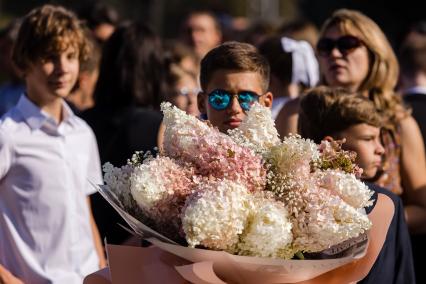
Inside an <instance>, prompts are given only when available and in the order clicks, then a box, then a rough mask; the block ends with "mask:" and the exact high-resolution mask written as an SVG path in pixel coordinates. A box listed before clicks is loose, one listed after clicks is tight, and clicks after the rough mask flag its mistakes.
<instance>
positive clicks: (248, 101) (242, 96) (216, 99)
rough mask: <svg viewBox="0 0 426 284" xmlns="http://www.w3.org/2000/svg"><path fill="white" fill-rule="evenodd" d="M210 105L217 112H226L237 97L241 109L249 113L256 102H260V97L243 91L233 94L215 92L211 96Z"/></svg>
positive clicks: (221, 91)
mask: <svg viewBox="0 0 426 284" xmlns="http://www.w3.org/2000/svg"><path fill="white" fill-rule="evenodd" d="M208 96H209V104H210V106H211V107H212V108H213V109H215V110H224V109H227V108H228V107H229V105H230V104H231V101H232V98H233V97H234V96H236V97H237V98H238V102H239V104H240V106H241V108H242V109H243V110H245V111H248V110H249V109H250V107H251V106H252V105H253V103H254V102H257V101H259V97H260V96H259V95H258V94H256V93H255V92H251V91H241V92H238V93H237V94H231V93H230V92H228V91H225V90H220V89H217V90H214V91H212V92H211V93H210V94H209V95H208Z"/></svg>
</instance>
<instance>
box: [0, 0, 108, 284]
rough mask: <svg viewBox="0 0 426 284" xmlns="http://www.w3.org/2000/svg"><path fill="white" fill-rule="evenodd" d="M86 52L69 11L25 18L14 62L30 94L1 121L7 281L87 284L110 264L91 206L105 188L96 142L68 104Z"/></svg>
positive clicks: (1, 225)
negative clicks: (85, 281)
mask: <svg viewBox="0 0 426 284" xmlns="http://www.w3.org/2000/svg"><path fill="white" fill-rule="evenodd" d="M87 48H88V46H87V43H86V39H85V37H84V34H83V29H82V28H81V26H80V23H79V21H78V19H77V18H76V16H75V15H74V14H73V13H71V12H70V11H68V10H66V9H64V8H62V7H56V6H51V5H44V6H42V7H39V8H36V9H34V10H32V11H31V12H30V13H29V14H28V15H27V16H26V17H25V18H24V20H23V23H22V26H21V28H20V31H19V34H18V38H17V41H16V44H15V47H14V51H13V60H14V62H15V63H16V65H17V66H18V67H19V68H20V69H21V71H22V72H23V74H24V79H25V82H26V85H27V92H26V93H25V94H24V95H22V96H21V98H20V100H19V102H18V104H17V105H16V106H15V107H14V108H12V109H11V110H10V111H9V112H7V113H6V114H5V115H4V116H3V117H2V119H1V120H0V160H1V163H0V282H2V281H3V282H6V283H8V281H10V282H11V283H15V282H13V281H18V280H17V279H16V277H17V278H19V279H21V280H22V281H24V282H26V283H81V282H82V280H83V278H84V276H85V275H87V274H89V273H91V272H93V271H95V270H97V269H99V267H102V266H104V265H105V259H104V255H103V248H102V244H101V242H100V238H99V233H98V230H97V227H96V225H95V223H94V221H93V217H92V214H91V211H90V210H91V209H90V203H89V202H88V195H89V194H91V193H93V192H94V191H95V190H94V188H93V187H91V186H90V184H89V181H92V182H93V183H101V182H102V176H101V171H100V162H99V154H98V148H97V145H96V140H95V138H94V135H93V133H92V131H91V129H90V128H89V127H88V126H87V124H86V123H84V122H83V121H82V120H81V119H79V118H77V117H76V116H75V115H74V114H73V113H72V111H71V110H70V109H69V107H68V106H67V104H66V103H65V102H64V98H65V97H66V96H67V95H68V94H69V93H70V91H71V90H72V88H73V86H74V84H75V82H76V80H77V76H78V72H79V64H80V62H81V61H83V60H84V59H85V58H86V56H87V54H88V49H87ZM17 283H19V282H17Z"/></svg>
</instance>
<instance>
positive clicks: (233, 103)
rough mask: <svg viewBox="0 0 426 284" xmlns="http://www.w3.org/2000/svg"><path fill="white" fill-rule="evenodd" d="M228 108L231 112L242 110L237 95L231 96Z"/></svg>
mask: <svg viewBox="0 0 426 284" xmlns="http://www.w3.org/2000/svg"><path fill="white" fill-rule="evenodd" d="M228 109H229V110H230V111H231V112H233V113H236V112H240V111H241V110H242V109H241V106H240V102H239V101H238V96H236V95H234V96H232V99H231V104H230V106H229V107H228Z"/></svg>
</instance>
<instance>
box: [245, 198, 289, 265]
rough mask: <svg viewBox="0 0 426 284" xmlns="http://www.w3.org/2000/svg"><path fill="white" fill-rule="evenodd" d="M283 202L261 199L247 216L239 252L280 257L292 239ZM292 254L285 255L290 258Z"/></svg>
mask: <svg viewBox="0 0 426 284" xmlns="http://www.w3.org/2000/svg"><path fill="white" fill-rule="evenodd" d="M288 217H289V216H288V212H287V210H286V208H285V206H284V204H283V203H281V202H277V201H274V200H270V199H261V200H259V201H258V202H256V206H255V207H254V210H253V212H252V214H251V216H250V218H249V220H250V221H249V225H248V227H247V228H246V230H245V231H244V234H243V235H242V236H241V238H240V240H241V241H240V243H239V244H238V249H239V254H242V255H251V256H259V257H272V258H280V257H285V255H283V254H284V253H285V252H286V251H288V247H289V246H290V244H291V242H292V241H293V235H292V232H291V229H292V225H291V222H290V221H289V219H288ZM291 256H293V254H290V255H288V256H287V258H290V257H291Z"/></svg>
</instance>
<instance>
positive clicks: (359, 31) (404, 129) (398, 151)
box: [277, 9, 426, 233]
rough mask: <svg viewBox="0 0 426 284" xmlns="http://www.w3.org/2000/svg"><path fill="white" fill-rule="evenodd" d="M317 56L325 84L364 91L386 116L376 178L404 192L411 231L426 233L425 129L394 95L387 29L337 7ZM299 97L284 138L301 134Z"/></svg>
mask: <svg viewBox="0 0 426 284" xmlns="http://www.w3.org/2000/svg"><path fill="white" fill-rule="evenodd" d="M317 54H318V59H319V64H320V69H321V73H322V80H323V83H324V84H326V85H329V86H332V87H344V88H346V89H347V90H348V91H350V92H355V91H358V92H361V93H362V94H364V95H365V96H366V97H368V98H369V99H371V100H372V101H373V103H374V105H375V107H376V109H377V110H378V111H379V113H380V114H381V115H382V116H383V117H384V118H385V121H386V124H385V126H384V127H383V131H382V135H381V136H382V143H383V145H384V147H385V158H384V163H383V170H382V171H381V173H380V175H379V176H378V177H377V178H376V179H375V180H374V182H375V183H376V184H378V185H380V186H383V187H385V188H387V189H389V190H392V191H393V192H394V193H396V194H398V195H402V194H403V196H404V201H405V205H406V206H405V215H406V220H407V223H408V225H409V228H410V230H411V231H412V232H413V233H414V232H415V233H425V232H426V159H425V149H424V146H423V140H422V136H421V133H420V130H419V127H418V125H417V123H416V122H415V120H414V119H413V118H412V116H411V115H410V113H409V112H408V111H407V110H406V109H405V108H404V106H403V105H402V104H401V99H400V97H399V96H398V95H397V94H395V93H394V89H395V86H396V83H397V78H398V72H399V68H398V63H397V59H396V56H395V54H394V52H393V50H392V48H391V46H390V44H389V42H388V40H387V39H386V36H385V35H384V34H383V32H382V31H381V29H380V28H379V27H378V26H377V24H376V23H374V22H373V21H372V20H371V19H370V18H368V17H367V16H365V15H363V14H362V13H360V12H357V11H353V10H346V9H342V10H338V11H336V12H335V13H334V14H333V15H332V16H331V17H330V18H329V19H328V20H327V21H326V22H325V23H324V25H323V27H322V29H321V33H320V40H319V41H318V44H317ZM298 111H299V101H298V100H293V101H291V102H289V103H288V104H287V105H285V106H284V108H283V110H282V111H281V113H280V115H279V117H278V119H277V126H278V128H279V130H280V134H281V135H282V136H284V135H287V134H288V133H291V132H292V133H294V132H297V120H298Z"/></svg>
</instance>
